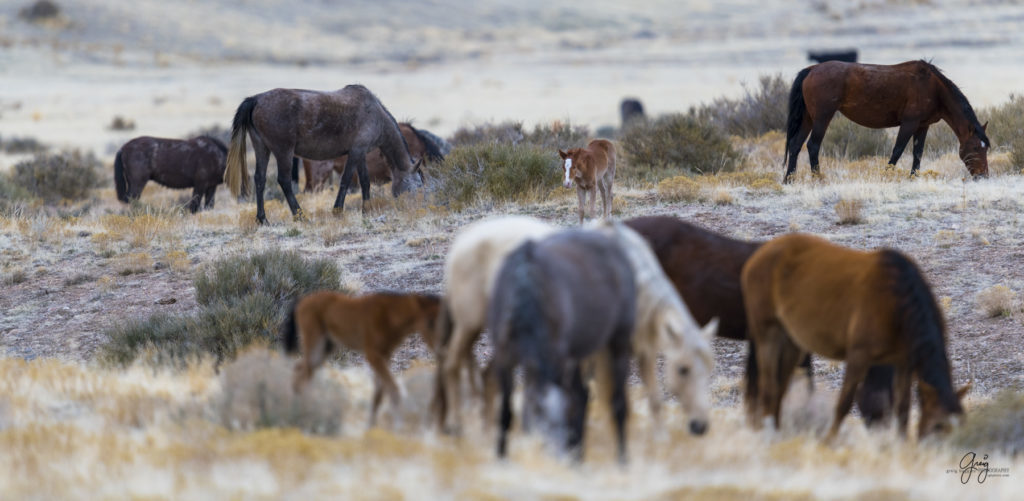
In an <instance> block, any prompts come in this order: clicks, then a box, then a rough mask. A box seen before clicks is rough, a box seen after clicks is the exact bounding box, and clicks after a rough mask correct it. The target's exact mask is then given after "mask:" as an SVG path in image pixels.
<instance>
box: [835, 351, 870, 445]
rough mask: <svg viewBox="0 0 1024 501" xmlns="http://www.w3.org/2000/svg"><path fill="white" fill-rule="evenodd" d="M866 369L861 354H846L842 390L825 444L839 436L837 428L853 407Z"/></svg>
mask: <svg viewBox="0 0 1024 501" xmlns="http://www.w3.org/2000/svg"><path fill="white" fill-rule="evenodd" d="M868 367H870V366H869V365H868V363H867V361H866V360H865V358H864V356H863V355H862V354H861V353H859V352H853V353H848V355H847V358H846V374H844V375H843V388H842V389H841V390H840V391H839V400H838V401H837V402H836V413H835V416H833V418H832V427H831V428H829V430H828V435H827V436H826V437H825V441H826V442H832V441H833V440H835V438H836V436H837V435H839V427H840V426H841V425H842V424H843V418H845V417H846V415H847V414H849V413H850V407H853V398H854V397H855V396H856V394H857V387H858V386H859V385H860V383H861V382H862V381H864V376H865V375H867V372H868Z"/></svg>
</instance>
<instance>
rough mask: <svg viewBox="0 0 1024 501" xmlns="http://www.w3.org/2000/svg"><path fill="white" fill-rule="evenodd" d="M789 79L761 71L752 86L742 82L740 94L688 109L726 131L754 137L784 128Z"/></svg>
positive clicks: (699, 117)
mask: <svg viewBox="0 0 1024 501" xmlns="http://www.w3.org/2000/svg"><path fill="white" fill-rule="evenodd" d="M788 105H789V81H788V80H787V79H786V78H784V77H783V76H782V74H781V73H776V74H774V75H761V77H760V78H759V79H758V85H756V86H755V87H754V88H753V89H751V88H749V87H747V86H746V85H744V86H743V96H741V97H739V98H735V99H731V98H727V97H720V98H717V99H715V100H714V101H712V102H711V103H709V104H703V105H701V106H699V107H696V108H691V109H690V113H691V114H692V115H694V116H696V117H697V119H699V120H701V121H705V122H708V123H710V124H712V125H714V126H716V127H718V128H720V129H722V130H723V131H724V132H725V133H726V134H731V135H734V136H742V137H758V136H760V135H762V134H765V133H767V132H769V131H773V130H779V131H785V130H786V116H787V114H788V112H789V109H788Z"/></svg>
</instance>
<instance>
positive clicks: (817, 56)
mask: <svg viewBox="0 0 1024 501" xmlns="http://www.w3.org/2000/svg"><path fill="white" fill-rule="evenodd" d="M807 59H809V60H811V61H814V62H816V63H824V62H825V61H843V62H846V63H856V62H857V49H844V50H809V51H807Z"/></svg>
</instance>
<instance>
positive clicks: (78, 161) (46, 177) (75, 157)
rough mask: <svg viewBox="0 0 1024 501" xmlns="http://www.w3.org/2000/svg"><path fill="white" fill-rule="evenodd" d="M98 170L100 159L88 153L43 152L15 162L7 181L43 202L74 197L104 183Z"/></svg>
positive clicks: (80, 198) (73, 199) (99, 169)
mask: <svg viewBox="0 0 1024 501" xmlns="http://www.w3.org/2000/svg"><path fill="white" fill-rule="evenodd" d="M100 172H101V165H100V161H99V160H97V159H96V156H95V155H93V154H92V153H88V154H85V153H82V152H80V151H70V152H62V153H57V154H52V155H51V154H45V153H44V154H37V155H35V156H34V157H32V158H31V159H29V160H25V161H22V162H19V163H17V164H15V165H14V168H13V169H12V171H11V177H10V182H11V183H13V184H14V185H16V186H18V187H20V188H21V189H23V190H25V191H27V192H28V193H30V194H32V195H33V196H35V197H38V198H41V199H42V200H43V201H45V202H47V203H56V202H61V201H65V200H69V201H77V200H82V199H85V198H87V197H88V196H89V192H90V191H91V190H92V189H93V188H98V187H100V186H102V185H103V184H104V183H103V181H104V180H105V178H103V177H101V175H100Z"/></svg>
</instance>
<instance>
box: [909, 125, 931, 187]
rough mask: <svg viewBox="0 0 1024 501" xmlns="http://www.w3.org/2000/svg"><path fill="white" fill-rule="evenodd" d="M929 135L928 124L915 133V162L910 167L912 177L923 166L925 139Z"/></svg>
mask: <svg viewBox="0 0 1024 501" xmlns="http://www.w3.org/2000/svg"><path fill="white" fill-rule="evenodd" d="M927 137H928V126H927V125H925V126H923V127H921V128H919V129H917V132H915V133H914V164H913V166H912V167H911V168H910V175H911V177H913V176H916V175H917V171H918V169H920V168H921V157H922V156H923V155H924V140H925V138H927Z"/></svg>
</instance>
